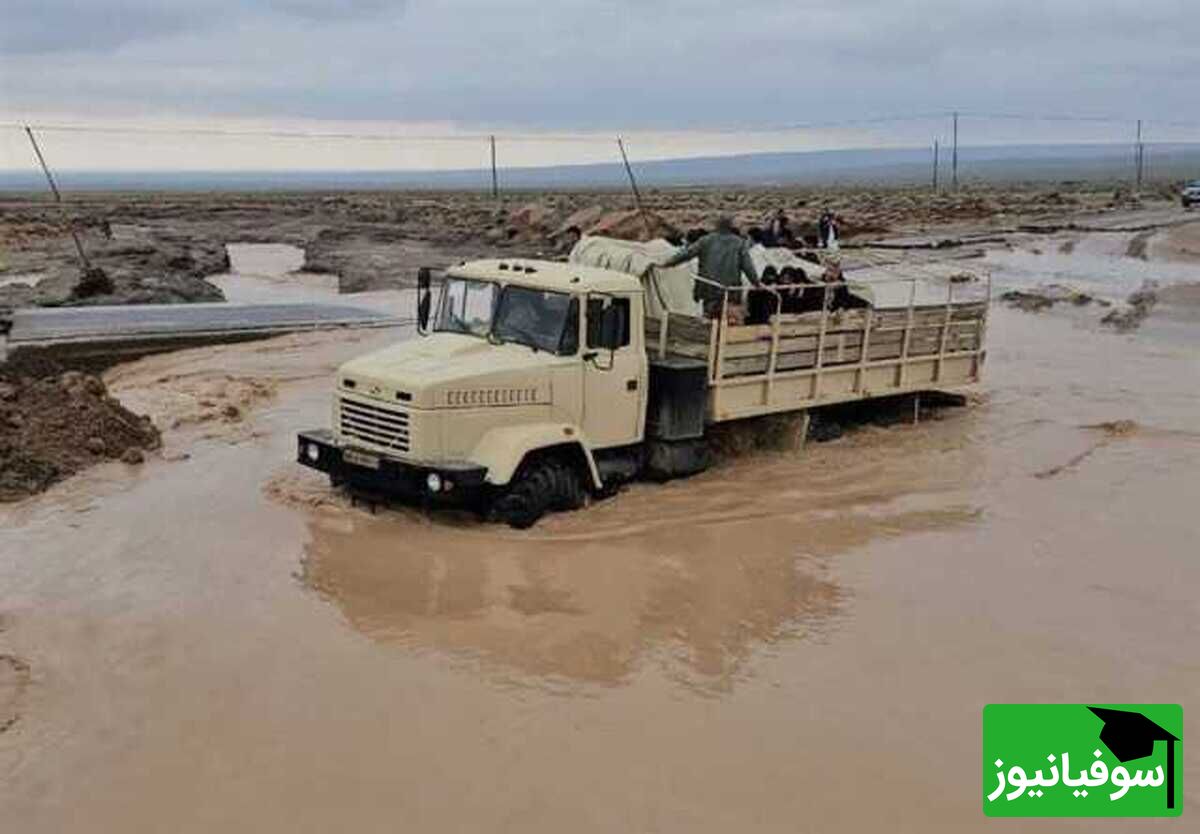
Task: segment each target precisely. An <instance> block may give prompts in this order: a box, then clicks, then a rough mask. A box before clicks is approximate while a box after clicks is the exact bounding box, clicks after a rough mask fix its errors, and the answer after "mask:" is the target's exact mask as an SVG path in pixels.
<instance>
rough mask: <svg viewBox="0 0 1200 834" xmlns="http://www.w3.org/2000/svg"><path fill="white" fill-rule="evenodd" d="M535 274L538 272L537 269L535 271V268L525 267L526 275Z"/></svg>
mask: <svg viewBox="0 0 1200 834" xmlns="http://www.w3.org/2000/svg"><path fill="white" fill-rule="evenodd" d="M535 272H537V270H536V269H534V268H533V267H531V266H527V267H525V274H526V275H532V274H533V273H535Z"/></svg>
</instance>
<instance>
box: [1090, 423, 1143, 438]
mask: <svg viewBox="0 0 1200 834" xmlns="http://www.w3.org/2000/svg"><path fill="white" fill-rule="evenodd" d="M1083 428H1085V429H1091V430H1092V431H1098V432H1103V434H1104V436H1105V437H1110V438H1118V437H1132V436H1133V435H1135V434H1137V433H1138V432H1139V431H1141V429H1142V427H1141V426H1139V425H1138V424H1137V421H1135V420H1107V421H1105V422H1103V423H1092V424H1090V425H1087V426H1084V427H1083Z"/></svg>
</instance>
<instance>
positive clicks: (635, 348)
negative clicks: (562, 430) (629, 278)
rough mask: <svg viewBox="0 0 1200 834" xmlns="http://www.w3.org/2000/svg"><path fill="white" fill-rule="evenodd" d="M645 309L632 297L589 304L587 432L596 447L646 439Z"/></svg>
mask: <svg viewBox="0 0 1200 834" xmlns="http://www.w3.org/2000/svg"><path fill="white" fill-rule="evenodd" d="M641 304H642V299H641V298H640V297H639V296H629V295H608V294H604V293H593V294H591V295H589V296H588V299H587V310H586V316H587V326H586V328H585V330H586V333H587V337H586V339H585V340H584V346H583V357H584V361H583V431H584V433H585V434H586V435H587V439H588V441H589V442H590V443H591V444H592V445H593V446H596V447H600V448H605V447H609V446H623V445H626V444H629V443H638V442H640V441H641V439H642V431H643V426H644V424H645V406H644V403H645V398H646V390H645V389H646V385H647V382H646V349H645V346H644V344H643V338H644V337H643V334H642V327H641V321H642V308H641ZM606 322H607V325H608V326H607V328H606V326H605V325H606ZM606 330H607V333H606Z"/></svg>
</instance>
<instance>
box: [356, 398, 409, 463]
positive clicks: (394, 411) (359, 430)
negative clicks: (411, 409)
mask: <svg viewBox="0 0 1200 834" xmlns="http://www.w3.org/2000/svg"><path fill="white" fill-rule="evenodd" d="M341 431H342V437H344V438H346V439H347V440H361V441H362V442H364V443H370V444H371V445H372V446H380V447H382V448H384V449H390V450H392V451H396V452H407V451H408V449H409V441H410V436H409V426H408V412H407V411H404V410H402V409H399V408H388V407H386V406H382V405H372V404H368V403H363V402H359V401H358V400H348V399H346V398H344V397H343V398H342V407H341Z"/></svg>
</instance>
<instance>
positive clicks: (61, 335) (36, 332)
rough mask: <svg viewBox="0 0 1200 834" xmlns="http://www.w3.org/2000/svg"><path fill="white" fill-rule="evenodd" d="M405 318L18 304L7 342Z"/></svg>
mask: <svg viewBox="0 0 1200 834" xmlns="http://www.w3.org/2000/svg"><path fill="white" fill-rule="evenodd" d="M402 323H404V320H403V319H401V318H397V317H395V316H392V315H389V314H388V313H386V312H381V311H377V310H370V309H366V308H363V307H351V306H348V305H341V304H226V303H218V304H142V305H129V306H114V307H69V308H61V307H60V308H23V309H18V310H15V311H14V312H13V318H12V330H11V332H10V333H9V336H8V340H9V346H10V348H16V347H22V346H43V345H45V346H48V345H53V344H62V343H64V342H65V343H71V342H108V341H120V342H126V341H130V340H132V339H144V338H148V339H156V340H157V339H171V338H179V339H187V340H192V339H195V338H196V337H199V336H205V335H209V334H213V335H218V336H220V335H230V336H234V335H241V334H255V333H288V332H293V331H297V330H316V329H323V328H332V327H388V326H394V325H397V324H402Z"/></svg>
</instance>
